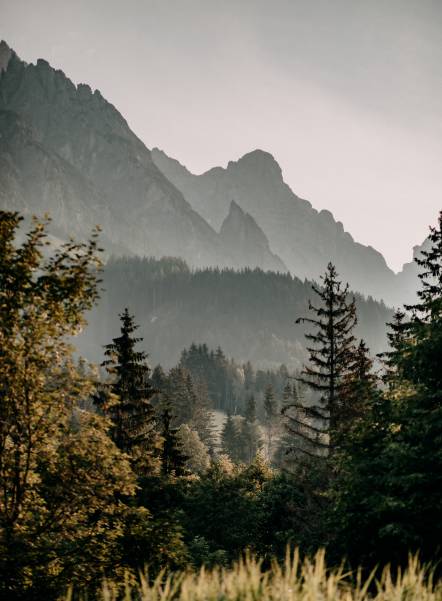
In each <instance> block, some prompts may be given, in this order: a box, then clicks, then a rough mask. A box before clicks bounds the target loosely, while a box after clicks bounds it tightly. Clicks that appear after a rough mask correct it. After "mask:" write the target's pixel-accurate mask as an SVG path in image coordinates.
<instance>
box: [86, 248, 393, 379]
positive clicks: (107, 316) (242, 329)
mask: <svg viewBox="0 0 442 601" xmlns="http://www.w3.org/2000/svg"><path fill="white" fill-rule="evenodd" d="M103 288H104V290H105V291H104V292H103V295H102V298H101V300H100V303H99V305H98V307H97V308H96V309H94V311H93V312H92V313H91V315H90V318H89V321H90V326H89V327H88V328H87V329H86V332H85V334H83V335H82V336H81V337H80V338H79V339H76V341H75V344H76V345H79V349H80V351H81V352H82V353H83V354H84V355H85V356H87V357H88V358H89V359H92V360H94V361H101V360H102V353H103V349H102V345H104V344H107V343H108V342H109V341H110V340H111V338H112V337H113V336H116V335H117V333H118V328H119V320H118V313H120V312H121V311H122V310H123V309H124V308H125V307H128V308H129V310H130V311H131V312H133V313H134V314H135V317H136V321H137V323H139V324H140V329H139V333H140V336H143V337H144V342H143V345H144V349H145V350H146V351H147V352H148V353H150V357H151V361H152V362H153V363H157V362H161V363H162V364H163V365H164V366H168V367H170V366H173V365H174V364H175V363H176V362H177V361H178V359H179V355H180V353H181V351H182V350H183V348H185V347H188V346H189V345H190V344H191V343H192V342H196V343H204V342H205V343H207V344H208V345H209V347H210V348H216V347H217V346H218V345H220V346H221V347H222V348H223V350H224V351H225V352H226V353H227V354H228V355H229V356H231V357H235V358H236V359H237V360H239V361H247V360H250V361H252V362H253V363H254V364H255V365H258V366H263V367H264V366H265V367H272V366H273V367H274V366H279V364H281V363H285V364H286V365H288V366H289V367H290V368H293V369H294V368H299V367H300V365H301V363H302V362H303V361H305V360H306V351H305V346H306V340H305V338H304V333H305V332H306V327H307V326H306V325H305V324H295V319H296V318H297V317H302V316H307V315H308V301H309V299H312V300H313V298H314V293H313V291H312V289H311V284H310V283H309V282H302V281H301V280H299V279H298V278H295V277H292V276H291V275H289V274H277V273H272V272H266V273H265V272H263V271H262V270H259V269H256V270H251V269H246V270H244V271H233V270H219V269H206V270H202V271H196V272H194V271H191V270H190V269H189V268H188V266H187V265H186V264H185V263H184V262H183V261H182V260H179V259H173V258H170V259H163V260H160V261H157V260H154V259H139V258H129V259H124V258H123V259H116V260H111V261H110V262H109V263H108V264H107V265H106V268H105V271H104V275H103ZM357 306H358V315H359V323H358V326H357V334H358V336H361V337H364V339H365V340H366V341H367V343H368V345H369V346H370V348H371V351H372V353H376V352H379V351H382V350H385V348H386V326H385V323H386V322H387V321H390V320H391V317H392V311H391V310H390V309H388V308H387V307H386V306H385V305H384V304H382V303H378V302H376V301H374V300H372V299H368V300H366V299H364V298H363V297H361V296H357Z"/></svg>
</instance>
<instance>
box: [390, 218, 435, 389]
mask: <svg viewBox="0 0 442 601" xmlns="http://www.w3.org/2000/svg"><path fill="white" fill-rule="evenodd" d="M428 238H429V241H430V242H431V247H430V249H429V250H426V251H422V253H421V254H422V258H419V257H417V258H416V259H415V261H416V263H417V264H418V266H419V267H420V269H421V272H420V273H419V279H420V284H421V289H420V290H419V291H418V292H417V296H418V302H417V303H416V304H414V305H406V306H405V308H406V310H407V311H410V312H411V318H410V320H409V321H406V322H405V323H403V324H402V330H403V332H404V337H408V339H409V340H410V342H411V344H408V345H407V350H408V352H407V353H405V352H403V353H402V354H401V355H402V360H401V361H400V367H401V369H403V375H404V377H405V378H407V379H409V380H410V381H412V382H413V383H414V384H415V385H420V384H422V385H425V387H426V388H427V390H428V391H431V393H435V394H440V392H441V390H442V369H441V365H442V211H441V212H440V214H439V219H438V227H432V228H430V235H429V236H428Z"/></svg>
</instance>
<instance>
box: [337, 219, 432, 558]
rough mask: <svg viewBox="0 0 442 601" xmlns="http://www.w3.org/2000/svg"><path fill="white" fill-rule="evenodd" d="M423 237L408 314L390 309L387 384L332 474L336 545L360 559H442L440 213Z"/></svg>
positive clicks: (407, 307) (340, 549)
mask: <svg viewBox="0 0 442 601" xmlns="http://www.w3.org/2000/svg"><path fill="white" fill-rule="evenodd" d="M429 239H430V242H431V243H432V246H431V248H430V250H428V251H425V252H424V253H423V258H418V259H417V261H416V262H417V264H418V265H419V267H420V268H421V269H422V272H421V273H420V275H419V277H420V280H421V289H420V290H419V291H418V293H417V294H418V302H417V303H416V304H415V305H411V306H406V307H405V308H406V309H407V310H408V311H409V314H408V316H407V315H405V314H404V313H403V312H402V311H398V312H396V315H395V319H394V321H393V324H392V326H391V331H390V333H389V341H390V345H391V349H390V350H389V352H388V353H387V354H386V363H387V383H388V387H387V388H386V389H385V390H384V391H383V396H382V397H380V398H378V399H377V400H375V402H374V403H372V404H371V407H370V411H369V414H368V416H367V418H366V419H364V420H363V421H362V423H361V426H360V428H358V430H359V431H358V432H357V433H356V435H354V436H352V437H351V439H350V442H351V446H349V448H347V449H346V457H345V463H344V465H343V469H342V471H341V474H340V475H339V478H338V480H337V481H336V491H335V495H336V500H337V503H336V513H337V520H336V521H337V523H338V524H339V528H340V529H341V530H340V532H339V533H338V537H337V538H338V540H339V541H340V543H341V547H340V548H339V549H338V552H341V551H342V550H345V552H346V553H348V552H350V553H351V554H352V555H353V556H354V557H355V560H356V561H358V562H360V561H364V560H365V561H367V560H368V561H372V562H373V563H374V562H379V561H385V560H388V561H395V562H400V561H403V562H405V561H406V560H407V556H408V554H409V552H410V551H411V552H419V555H420V556H421V557H423V558H424V559H425V560H430V559H431V561H438V559H440V552H441V549H440V540H441V538H442V525H441V520H440V515H441V511H442V495H441V490H442V402H441V400H442V370H441V365H442V213H441V214H440V216H439V222H438V226H437V227H436V228H432V229H431V233H430V236H429ZM367 508H368V509H369V511H367ZM361 517H362V519H361Z"/></svg>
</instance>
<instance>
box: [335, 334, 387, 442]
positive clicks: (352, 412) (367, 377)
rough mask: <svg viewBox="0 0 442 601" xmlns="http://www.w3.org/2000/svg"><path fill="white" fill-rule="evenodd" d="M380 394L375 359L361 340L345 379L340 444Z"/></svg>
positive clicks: (341, 405) (341, 409)
mask: <svg viewBox="0 0 442 601" xmlns="http://www.w3.org/2000/svg"><path fill="white" fill-rule="evenodd" d="M378 392H379V391H378V388H377V377H376V375H375V374H374V373H373V359H372V358H371V357H370V352H369V349H368V347H367V345H366V344H365V342H364V340H360V341H359V344H358V346H357V347H356V348H355V350H354V352H353V357H352V363H351V365H350V370H349V373H348V374H347V375H346V376H345V378H344V386H343V389H342V391H341V400H342V402H341V403H340V404H339V405H338V414H337V421H338V423H339V433H340V439H341V440H340V442H344V440H345V436H347V435H348V434H349V433H350V432H351V430H352V429H354V427H355V426H356V425H357V423H358V422H359V421H360V420H361V419H362V418H363V416H364V415H365V414H366V412H367V411H368V408H369V405H370V403H371V402H373V401H374V399H375V398H376V397H377V395H378ZM343 435H344V436H343Z"/></svg>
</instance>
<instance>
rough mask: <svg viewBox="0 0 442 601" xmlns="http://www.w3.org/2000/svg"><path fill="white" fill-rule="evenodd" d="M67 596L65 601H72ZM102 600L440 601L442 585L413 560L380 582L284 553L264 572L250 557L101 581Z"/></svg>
mask: <svg viewBox="0 0 442 601" xmlns="http://www.w3.org/2000/svg"><path fill="white" fill-rule="evenodd" d="M71 599H72V593H70V594H69V595H68V596H67V597H66V598H65V600H64V601H70V600H71ZM99 599H100V601H117V600H122V601H135V600H137V601H172V600H174V601H369V600H370V601H442V583H434V581H433V578H432V575H431V571H429V570H428V569H425V568H424V567H422V566H421V565H420V563H419V561H418V560H417V559H416V558H411V559H410V561H409V565H408V568H407V569H406V570H404V571H402V572H396V573H393V571H392V570H391V569H390V568H389V567H386V568H385V569H384V570H383V572H382V574H381V575H380V577H379V578H375V577H374V576H373V575H372V576H370V577H368V578H365V579H363V578H362V577H361V575H360V574H359V573H348V572H345V571H344V570H343V569H340V570H328V569H327V567H326V563H325V556H324V553H323V552H320V553H318V554H317V555H316V557H315V558H314V560H312V561H309V560H305V561H303V562H301V561H300V559H299V555H298V553H297V552H295V553H293V554H288V555H287V558H286V561H285V562H284V563H283V565H279V564H277V563H276V562H275V563H274V564H273V566H272V568H271V569H269V570H263V569H262V566H261V564H260V562H258V561H256V560H255V559H253V558H248V559H245V560H243V561H240V562H238V563H236V564H235V565H234V566H233V567H232V568H228V569H213V570H205V569H204V568H203V569H201V570H200V571H195V572H182V573H176V574H171V575H169V576H165V575H164V574H161V575H160V576H158V577H157V579H156V580H155V581H153V582H152V581H151V582H150V583H149V580H148V579H147V578H146V577H145V576H141V577H140V580H139V581H138V583H133V582H132V583H131V582H130V581H129V579H127V581H126V582H125V583H113V582H104V583H103V588H102V591H101V593H100V596H99Z"/></svg>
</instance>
